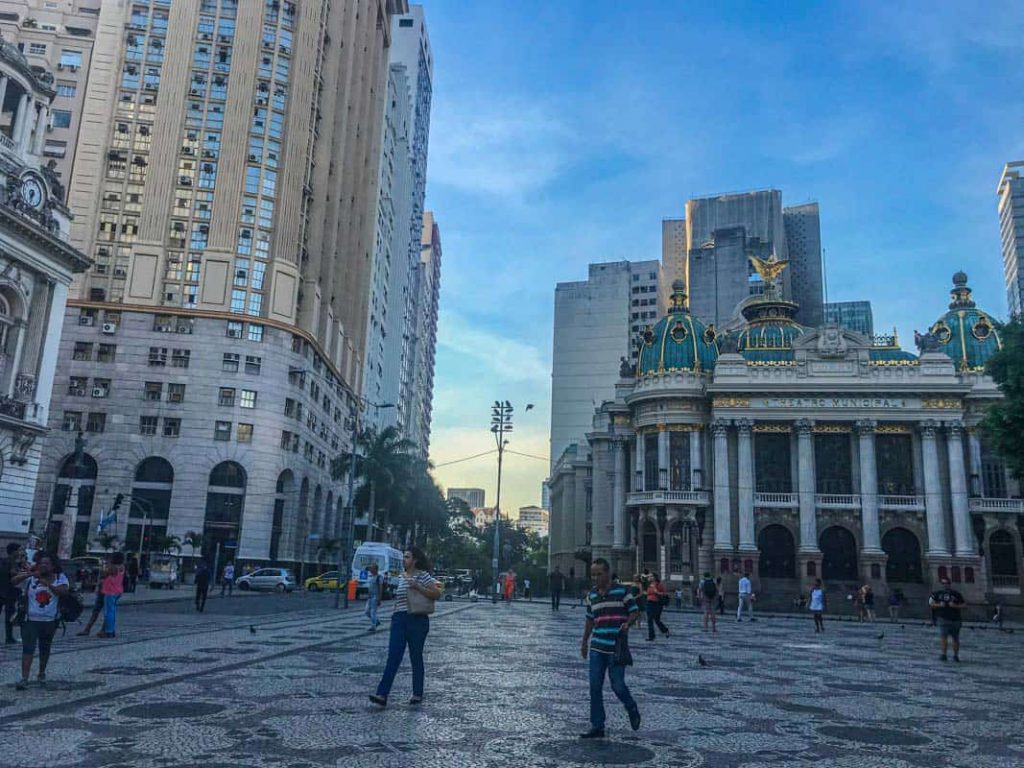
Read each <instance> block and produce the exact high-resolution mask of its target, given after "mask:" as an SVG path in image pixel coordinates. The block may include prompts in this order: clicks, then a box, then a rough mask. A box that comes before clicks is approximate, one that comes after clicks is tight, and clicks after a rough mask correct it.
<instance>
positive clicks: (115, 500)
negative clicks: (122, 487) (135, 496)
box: [110, 493, 124, 512]
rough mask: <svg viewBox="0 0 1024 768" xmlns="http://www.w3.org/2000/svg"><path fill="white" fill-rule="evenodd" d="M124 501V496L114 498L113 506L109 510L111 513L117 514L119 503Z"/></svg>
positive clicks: (118, 495)
mask: <svg viewBox="0 0 1024 768" xmlns="http://www.w3.org/2000/svg"><path fill="white" fill-rule="evenodd" d="M122 501H124V494H123V493H119V494H117V496H115V497H114V506H112V507H111V508H110V511H111V512H117V510H119V509H120V508H121V502H122Z"/></svg>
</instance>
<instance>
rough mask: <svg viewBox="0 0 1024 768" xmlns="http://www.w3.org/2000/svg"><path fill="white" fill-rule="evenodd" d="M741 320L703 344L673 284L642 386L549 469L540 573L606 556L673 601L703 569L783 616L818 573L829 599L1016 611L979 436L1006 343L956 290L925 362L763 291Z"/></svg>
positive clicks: (1016, 519) (997, 489)
mask: <svg viewBox="0 0 1024 768" xmlns="http://www.w3.org/2000/svg"><path fill="white" fill-rule="evenodd" d="M742 312H743V316H744V320H745V324H744V326H742V327H741V328H740V329H738V330H737V331H735V332H732V333H728V334H722V333H716V332H715V331H714V329H711V328H708V327H707V326H706V325H704V324H703V323H702V322H700V320H699V319H698V318H696V317H694V316H693V315H692V314H691V313H690V312H689V311H688V309H687V302H686V297H685V292H684V289H683V284H682V283H681V282H678V283H677V284H676V287H675V289H674V296H673V302H672V306H671V308H670V311H669V313H668V314H667V315H666V316H665V317H664V318H662V319H661V320H660V321H659V322H658V324H657V325H656V326H655V327H654V328H652V329H651V330H649V331H647V332H646V333H645V335H644V339H643V349H642V352H641V357H640V363H639V366H638V369H637V371H636V375H629V376H623V377H622V378H620V379H619V381H618V384H617V385H616V388H615V389H616V395H615V398H614V400H610V401H608V402H605V403H604V404H602V405H601V406H600V407H599V408H597V409H596V410H595V414H594V419H593V426H592V428H591V431H590V432H589V434H588V435H587V442H586V443H582V444H578V445H575V446H572V447H570V448H569V449H567V450H566V451H564V452H563V453H562V454H561V455H560V456H559V457H558V458H557V461H556V465H555V468H554V471H553V472H552V474H551V477H550V479H549V483H550V485H551V506H552V508H551V536H550V542H551V544H550V552H551V564H552V566H554V565H560V566H561V568H562V571H563V572H568V569H569V568H570V567H572V566H573V565H574V561H575V560H584V561H587V560H589V559H591V558H593V557H598V556H600V557H606V558H608V559H609V560H610V561H611V562H612V568H613V570H617V571H618V572H619V573H634V572H636V571H638V570H639V569H640V568H642V567H648V568H650V569H651V570H652V571H656V572H659V573H661V574H662V575H664V576H665V577H666V578H667V579H668V580H669V582H670V583H672V584H674V585H682V586H686V585H689V586H693V585H694V584H695V580H696V579H698V578H699V576H700V574H702V573H703V572H705V571H710V572H712V573H714V574H715V575H716V576H722V577H723V578H724V579H725V582H726V590H727V591H732V592H734V591H735V588H736V581H737V579H738V578H739V577H740V576H741V575H742V574H743V573H750V574H751V577H752V579H753V580H754V583H755V590H756V591H757V593H758V596H759V601H763V602H764V603H765V604H767V605H769V606H772V605H774V606H776V607H783V606H788V605H789V604H790V601H791V599H792V598H793V597H795V596H796V595H797V594H800V593H802V594H806V593H807V591H808V588H809V586H810V585H811V584H813V582H814V581H815V579H817V578H821V579H823V580H824V582H825V584H826V587H827V588H828V589H829V590H830V591H831V592H832V593H833V594H835V595H836V598H837V599H839V600H842V599H843V598H844V597H845V594H846V592H847V591H848V590H849V589H852V588H855V587H857V586H859V585H861V584H864V583H868V584H872V585H873V586H874V588H875V591H876V592H878V593H879V594H885V593H886V591H888V590H892V589H900V590H902V591H903V593H904V595H905V596H906V597H907V599H908V600H909V601H913V602H914V603H916V604H920V601H923V600H924V598H925V596H926V594H927V591H928V590H929V588H930V587H931V585H933V584H934V583H935V581H936V580H937V579H938V578H940V577H942V576H944V575H948V576H950V578H951V579H952V580H953V582H954V584H955V585H956V587H957V588H958V589H960V590H962V591H963V592H964V594H965V595H967V596H968V599H969V600H970V601H971V602H982V601H984V600H986V599H988V600H991V599H1001V600H1004V601H1007V602H1016V603H1018V604H1019V603H1020V602H1021V588H1022V586H1024V583H1022V580H1021V574H1022V572H1024V571H1022V565H1024V564H1022V561H1021V525H1020V523H1021V521H1022V520H1024V500H1022V499H1021V487H1020V485H1019V484H1018V483H1017V482H1015V481H1014V480H1013V479H1012V478H1010V477H1009V476H1008V475H1007V472H1006V470H1005V467H1004V465H1003V462H1002V461H1001V460H1000V458H999V457H998V456H997V455H995V454H993V453H992V451H990V450H989V448H988V447H987V445H986V442H985V439H984V436H983V434H982V433H981V431H980V428H979V423H980V420H981V419H982V417H983V415H984V412H985V409H986V407H987V405H988V404H990V403H992V402H994V401H995V400H997V399H998V398H999V397H1001V395H1000V393H999V391H998V389H997V388H996V387H995V385H994V383H993V382H992V380H991V379H989V378H988V377H986V376H985V375H984V373H983V366H984V363H985V360H986V359H987V358H988V357H989V356H991V355H992V354H993V353H994V352H995V351H996V350H998V349H999V348H1000V340H999V336H998V332H997V330H996V327H995V323H994V321H993V320H992V319H991V318H990V317H989V316H988V315H987V314H985V313H984V312H982V311H981V310H980V309H978V308H977V307H976V306H975V304H974V301H973V298H972V296H971V291H970V289H969V288H968V287H967V276H966V275H964V274H963V273H958V274H957V275H956V276H954V287H953V291H952V301H951V303H950V305H949V309H948V310H946V311H945V312H944V313H942V314H941V315H940V317H939V319H938V320H937V321H936V322H935V323H934V324H933V325H932V326H931V330H930V332H929V333H928V334H925V335H924V336H921V337H920V339H919V342H920V350H921V352H920V354H919V355H912V354H910V353H908V352H905V351H903V350H902V349H900V348H899V347H898V346H897V344H896V340H895V338H892V337H890V338H887V339H883V338H879V337H874V338H868V337H866V336H864V335H862V334H859V333H856V332H854V331H850V330H846V329H838V328H835V327H828V326H826V327H822V328H819V329H810V328H807V327H804V326H801V325H799V324H798V323H796V321H795V319H794V318H795V315H796V305H795V304H794V303H793V302H790V301H787V300H785V299H781V298H778V293H776V291H775V290H771V289H770V290H769V291H768V292H767V293H766V294H764V295H762V296H759V297H754V298H752V299H751V300H749V301H748V302H746V303H745V304H744V306H743V307H742ZM623 373H627V372H626V371H623ZM577 570H579V568H578V567H577Z"/></svg>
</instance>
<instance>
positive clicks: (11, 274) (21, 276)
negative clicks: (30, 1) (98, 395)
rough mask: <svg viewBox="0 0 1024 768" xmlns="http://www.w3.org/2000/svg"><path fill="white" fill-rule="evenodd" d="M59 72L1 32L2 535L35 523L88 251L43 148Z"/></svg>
mask: <svg viewBox="0 0 1024 768" xmlns="http://www.w3.org/2000/svg"><path fill="white" fill-rule="evenodd" d="M56 95H57V92H56V84H55V81H54V78H53V76H52V75H51V74H50V73H48V72H45V71H42V70H37V69H35V67H34V66H33V65H32V63H30V62H29V61H28V59H26V57H25V56H23V55H22V54H21V52H20V51H19V50H18V48H17V47H16V46H15V45H14V44H13V43H10V42H7V41H6V40H0V184H2V185H0V541H4V540H12V539H13V540H21V539H24V538H25V537H26V536H27V535H28V533H29V532H30V522H31V513H32V495H33V491H34V489H35V485H36V480H37V477H38V475H39V467H40V459H41V455H42V439H41V438H42V437H43V436H45V435H46V434H47V432H48V424H50V423H51V421H52V420H51V414H50V392H51V391H52V389H53V382H54V376H55V372H56V370H57V360H58V345H59V343H60V335H61V323H62V321H63V318H64V305H65V302H66V301H67V296H68V289H69V287H70V286H71V283H72V280H73V277H74V275H75V274H77V273H80V272H82V271H84V270H85V269H86V268H87V267H88V265H89V262H88V260H87V259H86V257H85V256H84V255H83V254H82V253H80V252H78V251H76V250H75V249H73V248H72V247H71V246H70V245H68V242H67V240H68V231H69V226H70V218H71V217H70V214H69V212H68V209H67V208H66V207H65V205H64V200H63V196H64V190H63V187H62V185H61V183H60V181H59V180H58V178H57V175H56V173H55V172H54V170H53V166H52V165H50V164H49V162H48V161H47V160H46V158H45V157H43V155H42V150H43V147H44V146H45V141H46V136H47V135H48V122H49V117H48V114H49V110H50V105H51V104H52V103H53V100H54V99H55V98H56Z"/></svg>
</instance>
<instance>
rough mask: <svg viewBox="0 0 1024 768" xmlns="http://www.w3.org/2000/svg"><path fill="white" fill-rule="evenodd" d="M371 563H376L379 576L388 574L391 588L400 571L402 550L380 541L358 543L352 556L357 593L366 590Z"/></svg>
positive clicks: (395, 582)
mask: <svg viewBox="0 0 1024 768" xmlns="http://www.w3.org/2000/svg"><path fill="white" fill-rule="evenodd" d="M371 563H376V564H377V566H378V567H379V568H380V575H381V576H383V575H384V574H387V575H388V581H389V582H390V584H391V585H392V588H393V587H394V585H396V584H398V576H399V575H400V574H401V573H402V551H401V550H400V549H395V548H394V547H391V546H388V545H387V544H385V543H383V542H380V541H368V542H365V543H364V544H360V545H359V548H358V549H357V550H356V555H355V557H353V558H352V578H354V579H356V580H357V581H358V582H359V584H358V587H357V593H363V592H366V588H367V580H368V579H367V571H368V570H369V568H370V564H371Z"/></svg>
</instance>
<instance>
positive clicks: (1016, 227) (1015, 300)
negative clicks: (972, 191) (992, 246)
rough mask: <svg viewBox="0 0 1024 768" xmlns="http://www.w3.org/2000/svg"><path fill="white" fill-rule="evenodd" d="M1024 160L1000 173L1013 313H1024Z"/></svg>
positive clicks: (1009, 301)
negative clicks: (1022, 174)
mask: <svg viewBox="0 0 1024 768" xmlns="http://www.w3.org/2000/svg"><path fill="white" fill-rule="evenodd" d="M1022 167H1024V161H1018V162H1015V163H1007V164H1006V165H1005V166H1004V167H1003V174H1002V176H1000V177H999V186H998V187H997V188H996V194H997V195H998V196H999V234H1000V236H1001V238H1002V241H1003V277H1004V279H1005V280H1006V305H1007V307H1008V308H1009V310H1010V315H1020V314H1024V266H1022V264H1021V262H1022V261H1024V179H1022V178H1021V176H1020V169H1021V168H1022Z"/></svg>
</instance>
